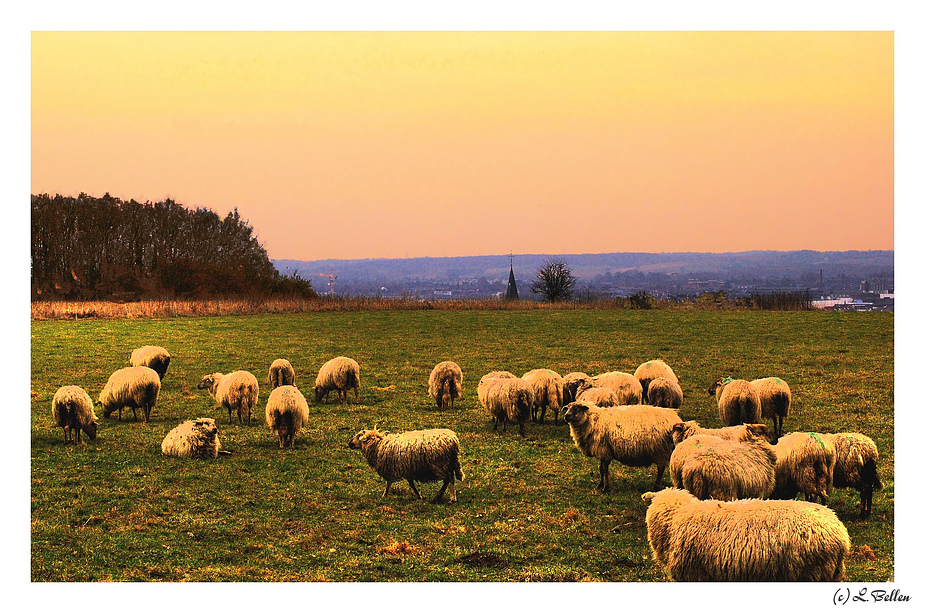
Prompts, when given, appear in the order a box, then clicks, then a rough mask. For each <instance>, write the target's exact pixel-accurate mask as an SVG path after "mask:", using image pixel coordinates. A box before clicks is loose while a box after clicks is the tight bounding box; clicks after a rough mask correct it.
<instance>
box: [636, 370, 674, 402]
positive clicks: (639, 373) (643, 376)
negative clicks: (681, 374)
mask: <svg viewBox="0 0 925 613" xmlns="http://www.w3.org/2000/svg"><path fill="white" fill-rule="evenodd" d="M633 376H634V377H636V379H638V380H639V384H640V385H641V386H642V401H643V402H644V403H646V404H651V402H649V393H648V390H649V383H651V382H652V380H653V379H657V378H658V377H664V378H666V379H668V380H670V381H674V382H675V383H680V381H678V376H677V375H676V374H674V371H673V370H671V366H669V365H668V364H665V362H663V361H662V360H649V361H648V362H643V363H642V364H640V365H639V367H638V368H636V372H634V373H633Z"/></svg>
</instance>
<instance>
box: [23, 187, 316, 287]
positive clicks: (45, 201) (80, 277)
mask: <svg viewBox="0 0 925 613" xmlns="http://www.w3.org/2000/svg"><path fill="white" fill-rule="evenodd" d="M278 294H287V295H293V294H298V295H302V296H306V297H312V296H314V295H315V293H314V291H313V289H312V287H311V282H310V280H304V279H301V278H300V277H299V276H298V274H294V275H289V276H283V275H280V273H279V272H278V271H277V270H276V268H275V267H274V265H273V263H272V262H271V261H270V259H269V257H267V252H266V250H265V249H264V248H263V246H262V245H261V244H260V243H259V242H258V241H257V237H256V236H255V235H254V231H253V228H251V226H250V225H248V223H247V221H246V220H243V219H241V217H240V215H239V214H238V211H237V209H235V210H234V211H233V212H230V213H228V214H227V215H226V216H225V217H224V218H223V217H220V216H219V215H217V214H216V213H214V212H213V211H211V210H209V209H204V208H196V209H189V208H187V207H185V206H183V205H181V204H179V203H177V202H175V201H174V200H171V199H169V198H168V199H166V200H164V201H162V202H153V203H152V202H144V203H141V202H136V201H135V200H129V201H123V200H120V199H119V198H114V197H112V196H110V195H109V194H108V193H107V194H105V195H104V196H102V197H101V198H94V197H92V196H88V195H87V194H84V193H81V194H80V195H79V196H77V197H76V198H74V197H69V196H61V195H55V196H54V197H51V196H49V195H48V194H41V195H33V196H32V299H33V300H36V299H41V300H47V299H56V298H67V299H126V300H132V299H138V298H143V297H171V298H205V297H222V296H237V297H247V296H268V295H278Z"/></svg>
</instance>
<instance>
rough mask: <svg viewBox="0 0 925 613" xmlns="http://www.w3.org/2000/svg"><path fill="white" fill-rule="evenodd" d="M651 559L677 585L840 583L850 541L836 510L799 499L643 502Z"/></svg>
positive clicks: (650, 496)
mask: <svg viewBox="0 0 925 613" xmlns="http://www.w3.org/2000/svg"><path fill="white" fill-rule="evenodd" d="M642 498H643V500H644V501H645V502H646V504H648V505H649V508H648V509H647V510H646V529H647V532H648V538H649V546H650V547H651V548H652V553H653V557H654V558H655V560H656V561H657V562H658V563H659V564H661V565H663V566H664V567H665V569H666V571H667V574H668V576H669V578H671V579H672V580H673V581H768V582H770V581H841V580H842V579H844V576H845V558H846V557H847V555H848V552H849V550H850V548H851V539H850V537H849V536H848V531H847V530H846V529H845V526H844V524H842V522H841V521H840V520H839V519H838V517H837V516H836V515H835V513H833V512H832V511H831V510H830V509H827V508H825V507H823V506H821V505H818V504H813V503H810V502H797V501H795V500H737V501H734V502H723V501H718V500H703V501H702V500H698V499H697V498H696V497H695V496H693V495H692V494H691V493H690V492H687V491H684V490H679V489H676V488H667V489H664V490H662V491H660V492H655V493H653V492H647V493H645V494H643V495H642Z"/></svg>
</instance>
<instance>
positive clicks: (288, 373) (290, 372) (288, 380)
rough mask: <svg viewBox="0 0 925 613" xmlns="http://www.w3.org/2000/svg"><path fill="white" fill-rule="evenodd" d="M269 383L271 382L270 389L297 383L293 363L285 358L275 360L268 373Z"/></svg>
mask: <svg viewBox="0 0 925 613" xmlns="http://www.w3.org/2000/svg"><path fill="white" fill-rule="evenodd" d="M267 383H269V384H270V389H276V388H277V387H279V386H281V385H295V369H294V368H293V367H292V363H291V362H289V360H286V359H283V358H278V359H276V360H273V363H272V364H270V370H269V372H268V373H267Z"/></svg>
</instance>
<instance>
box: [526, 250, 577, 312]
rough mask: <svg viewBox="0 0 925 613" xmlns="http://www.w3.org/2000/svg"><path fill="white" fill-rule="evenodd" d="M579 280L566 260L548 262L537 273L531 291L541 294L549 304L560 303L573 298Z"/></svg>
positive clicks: (531, 284)
mask: <svg viewBox="0 0 925 613" xmlns="http://www.w3.org/2000/svg"><path fill="white" fill-rule="evenodd" d="M577 280H578V279H577V278H576V277H575V276H574V275H573V274H572V269H571V268H570V267H569V264H568V262H566V261H565V260H558V259H553V260H547V261H546V262H545V263H544V264H543V266H542V267H540V269H539V270H537V271H536V279H535V280H534V281H533V282H531V283H530V291H531V292H533V293H534V294H540V295H542V296H543V298H544V299H545V300H548V301H549V302H559V301H560V300H568V299H569V298H571V297H572V292H573V291H574V289H575V282H576V281H577Z"/></svg>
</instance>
